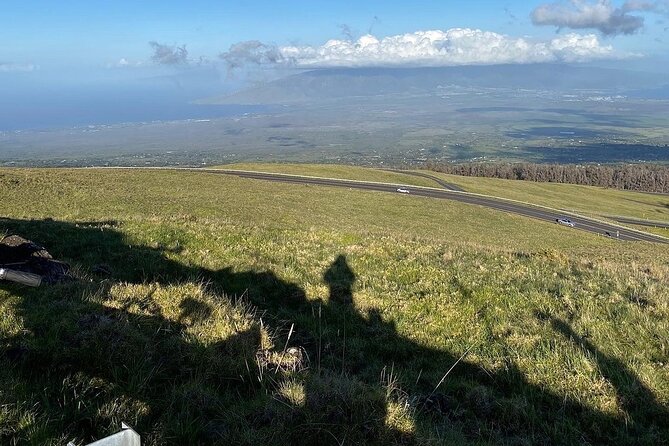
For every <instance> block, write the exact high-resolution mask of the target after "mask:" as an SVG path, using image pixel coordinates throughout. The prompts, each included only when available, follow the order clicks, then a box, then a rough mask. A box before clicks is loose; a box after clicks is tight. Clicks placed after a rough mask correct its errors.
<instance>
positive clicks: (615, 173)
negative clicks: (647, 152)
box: [426, 163, 669, 193]
mask: <svg viewBox="0 0 669 446" xmlns="http://www.w3.org/2000/svg"><path fill="white" fill-rule="evenodd" d="M426 167H427V168H428V169H430V170H433V171H435V172H444V173H449V174H454V175H463V176H469V177H487V178H504V179H507V180H523V181H536V182H546V183H570V184H583V185H588V186H601V187H610V188H615V189H624V190H635V191H643V192H663V193H669V166H663V165H657V164H624V165H598V164H588V165H579V164H533V163H513V164H512V163H463V164H438V163H428V164H427V165H426Z"/></svg>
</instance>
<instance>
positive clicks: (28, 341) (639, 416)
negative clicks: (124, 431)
mask: <svg viewBox="0 0 669 446" xmlns="http://www.w3.org/2000/svg"><path fill="white" fill-rule="evenodd" d="M2 231H8V232H11V233H18V234H21V235H24V236H26V237H29V238H31V239H32V240H34V241H35V242H37V243H39V244H42V245H44V246H46V247H47V248H48V249H49V251H50V252H51V253H52V254H53V255H54V257H56V258H58V259H60V260H64V261H68V262H70V263H72V265H73V266H74V267H75V269H78V270H80V271H83V272H84V273H87V275H88V276H89V277H91V276H92V274H93V273H89V272H92V271H102V272H103V273H102V274H103V275H101V276H99V277H94V276H93V277H94V279H93V280H92V281H90V282H86V281H80V282H78V283H69V284H63V285H57V286H54V287H49V288H42V289H36V290H33V289H26V288H21V287H17V286H14V285H8V284H0V287H2V289H4V290H6V291H8V294H7V295H8V296H9V297H8V299H12V296H14V297H15V298H16V302H15V304H13V308H14V312H15V314H14V315H13V316H15V317H17V318H20V320H21V321H22V329H21V330H19V331H18V332H9V331H7V330H5V329H3V331H0V368H1V369H0V389H2V390H0V397H1V398H2V401H0V408H2V411H0V442H2V443H9V444H12V443H24V442H32V443H36V444H41V443H49V442H53V443H58V442H59V441H61V440H64V439H68V440H69V439H70V438H74V437H76V438H78V439H80V440H82V441H90V440H92V439H96V438H99V437H101V436H103V435H106V434H108V433H109V432H110V431H113V430H114V429H115V428H116V427H117V426H118V424H119V422H120V421H121V420H123V421H126V422H130V423H132V424H134V425H135V427H136V428H137V430H138V431H139V432H140V433H142V435H143V437H144V438H145V440H146V442H147V444H210V443H217V442H228V443H229V444H242V443H247V444H254V443H258V442H272V443H273V444H412V443H414V442H417V436H418V437H423V436H425V435H429V436H431V437H433V438H437V439H441V441H444V442H448V441H452V442H472V443H479V442H480V443H486V442H487V443H506V444H575V443H590V444H606V443H617V444H643V443H646V444H656V443H661V441H664V440H663V439H665V438H667V437H666V434H667V425H666V420H667V411H666V408H663V407H661V406H660V405H659V404H658V403H657V402H655V403H654V405H652V406H648V405H647V404H637V403H632V402H633V401H636V400H637V399H638V400H643V401H644V403H647V402H652V401H655V399H654V398H653V396H652V392H650V390H649V389H647V388H645V387H644V386H643V385H642V383H641V382H640V381H639V379H638V377H636V376H635V375H634V374H633V373H632V372H631V371H629V370H627V369H626V368H625V367H624V366H623V365H622V364H620V363H619V362H618V361H617V360H615V359H614V358H609V357H606V356H605V355H602V354H601V352H598V351H597V349H596V347H595V346H593V345H591V344H589V343H588V342H587V341H584V340H581V339H580V338H578V337H576V336H575V335H574V334H573V332H571V330H570V328H569V327H568V326H567V325H566V324H564V323H561V322H559V321H557V320H552V319H551V321H552V326H553V328H554V329H555V330H556V331H557V332H559V333H563V334H564V335H565V336H567V337H568V338H569V339H572V340H574V342H575V343H577V345H579V346H580V347H581V348H582V349H584V350H585V351H587V352H589V353H590V354H593V355H594V356H595V357H596V358H598V361H599V362H598V365H599V367H600V368H601V370H602V374H603V376H604V377H605V378H606V379H607V380H608V381H609V382H610V383H611V385H612V386H614V387H615V389H616V392H617V393H618V394H619V395H620V396H621V398H623V399H624V400H621V401H622V402H621V405H622V407H624V408H625V410H626V411H627V412H628V415H629V418H630V419H631V420H632V421H633V422H632V423H626V422H625V420H622V419H619V418H616V417H612V416H610V415H607V414H604V413H601V412H598V411H595V410H592V409H590V408H588V407H586V406H584V405H582V404H579V403H578V402H577V401H572V400H570V399H569V398H565V397H564V396H563V395H555V394H552V393H550V392H548V391H546V390H545V389H543V388H541V387H540V386H537V385H535V384H531V383H529V382H528V381H527V380H526V379H525V377H524V376H523V374H522V373H521V371H520V370H519V369H518V368H517V367H516V366H515V365H514V363H513V361H512V360H511V359H508V360H507V361H506V368H505V369H504V370H503V371H499V372H494V373H493V372H489V371H487V370H485V369H483V368H481V367H480V366H478V365H477V364H475V363H472V362H469V361H467V360H466V359H465V360H463V361H461V362H459V363H458V364H457V366H456V367H455V368H453V370H452V371H451V372H450V374H449V375H448V379H447V380H445V382H443V383H442V384H441V385H438V383H439V382H440V379H441V377H442V376H443V374H444V373H445V371H446V370H448V369H449V368H451V367H452V366H453V365H454V364H455V363H456V362H457V361H458V358H459V357H460V353H461V352H459V353H458V354H457V355H456V354H453V353H451V352H448V351H441V350H436V349H432V348H427V347H425V346H422V345H419V344H417V343H415V342H413V341H412V340H410V339H407V338H406V337H403V336H401V335H400V334H399V333H398V331H397V328H396V326H395V324H394V322H393V321H392V320H385V319H384V317H383V314H382V313H381V312H380V311H379V310H377V309H370V310H368V311H367V312H366V313H365V314H361V313H360V312H359V311H358V310H356V308H355V305H354V303H355V302H354V299H355V296H354V293H353V289H354V282H355V278H356V275H355V272H354V271H353V270H352V269H351V267H350V265H349V264H348V262H347V260H346V257H345V256H343V255H339V256H337V257H336V258H335V260H334V261H333V263H332V264H331V265H330V267H329V268H328V269H327V270H326V271H324V273H323V281H324V282H325V283H326V284H327V285H328V287H329V289H330V295H329V298H328V299H327V300H316V301H315V300H308V299H307V296H306V294H305V292H304V291H303V290H302V289H301V288H300V287H299V286H297V285H295V284H293V283H289V282H286V281H284V280H281V279H280V278H279V277H277V276H276V275H275V274H274V273H273V272H271V271H266V272H257V271H241V272H239V271H236V270H234V269H233V268H232V267H229V268H224V269H221V270H216V271H212V270H208V269H204V268H198V267H192V266H186V265H183V264H181V263H179V262H176V261H173V260H170V259H169V258H168V257H167V255H166V252H165V251H164V250H162V249H154V248H150V247H146V246H136V245H131V244H128V242H127V240H126V239H125V237H124V236H123V234H122V232H121V231H120V229H119V228H118V227H117V224H116V223H115V222H101V223H96V222H87V223H79V224H72V223H64V222H56V221H48V220H42V221H27V220H10V219H0V232H2ZM101 265H103V266H101ZM109 272H111V273H110V275H106V274H107V273H109ZM189 281H195V282H198V281H205V282H207V283H209V284H210V285H209V287H210V288H211V289H212V290H213V291H214V292H216V293H217V294H218V295H226V296H242V295H245V296H248V298H249V299H250V300H251V302H252V303H253V305H254V306H255V307H256V308H258V309H259V310H260V311H261V312H262V320H263V321H265V322H264V323H265V324H266V323H268V322H269V324H270V325H272V326H275V327H289V326H291V327H295V330H294V331H293V330H291V332H292V333H293V335H292V336H291V337H290V339H289V341H290V345H296V346H299V348H300V349H301V350H300V351H303V352H304V355H305V356H306V357H308V358H310V361H311V362H310V366H309V367H307V368H304V367H296V368H294V369H291V370H288V369H285V368H282V367H281V360H283V358H284V356H285V355H286V352H284V351H283V349H279V350H275V351H274V352H271V351H266V350H264V349H263V346H262V337H263V330H266V327H265V326H263V325H262V324H263V323H262V322H259V321H260V318H258V317H256V318H255V319H254V322H253V323H252V324H250V326H248V327H246V328H244V329H240V330H237V331H235V332H234V333H232V334H230V335H229V336H227V337H226V338H225V339H224V340H222V341H216V342H213V343H208V342H206V341H205V340H203V339H200V338H197V337H194V336H193V335H191V334H190V333H189V328H190V327H192V326H194V324H198V323H201V322H202V321H206V320H208V319H210V318H212V316H213V313H214V311H215V308H213V307H212V305H211V304H210V303H208V302H206V300H203V299H199V298H197V297H196V296H187V297H185V298H183V299H182V301H181V302H180V303H179V306H178V310H179V314H178V316H177V317H167V316H166V315H165V314H163V310H161V307H160V305H157V304H156V303H155V300H154V299H153V296H152V295H151V292H148V293H146V294H143V295H137V296H136V298H135V297H134V296H132V298H131V299H129V304H128V305H127V306H125V307H121V308H117V307H115V306H113V305H111V304H106V302H105V301H104V300H102V301H100V300H99V299H97V300H96V299H92V298H91V296H93V295H96V293H97V295H99V294H100V293H102V294H103V295H104V293H105V290H108V289H109V288H110V287H111V286H112V285H113V284H114V283H130V284H147V283H159V284H161V285H163V286H179V285H180V284H183V283H186V282H189ZM228 303H229V304H230V305H231V306H234V305H237V304H236V303H235V302H228ZM0 304H2V302H1V301H0ZM542 319H544V320H545V319H550V316H547V315H542ZM6 326H7V327H9V326H10V325H9V324H7V325H6ZM0 327H3V325H0ZM287 331H288V330H285V332H287ZM286 334H287V333H284V334H283V339H279V340H278V341H277V344H279V345H280V347H283V345H284V343H285V342H286ZM279 337H280V338H281V336H279ZM272 353H275V356H274V358H275V359H274V363H277V362H278V365H277V364H274V363H273V362H272V360H270V359H267V358H271V357H272ZM276 356H279V358H281V359H280V360H278V361H277V360H276ZM380 376H381V378H380ZM397 380H399V381H400V382H401V383H402V385H401V386H397ZM400 387H402V388H404V390H400ZM635 389H636V390H635ZM405 391H408V393H405ZM398 408H399V409H398ZM403 414H404V415H403ZM30 417H32V418H30ZM398 418H399V421H398ZM30 420H32V421H30ZM389 420H390V421H389ZM413 425H416V426H417V427H413ZM61 436H62V437H61Z"/></svg>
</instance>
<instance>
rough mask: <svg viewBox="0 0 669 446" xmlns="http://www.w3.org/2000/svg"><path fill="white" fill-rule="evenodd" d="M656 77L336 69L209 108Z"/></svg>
mask: <svg viewBox="0 0 669 446" xmlns="http://www.w3.org/2000/svg"><path fill="white" fill-rule="evenodd" d="M664 81H665V80H664V77H663V76H661V75H657V74H650V73H642V72H634V71H625V70H616V69H607V68H593V67H585V66H573V65H560V64H532V65H490V66H464V67H442V68H336V69H323V70H313V71H306V72H303V73H299V74H295V75H292V76H288V77H285V78H282V79H279V80H276V81H273V82H270V83H267V84H265V85H261V86H259V87H255V88H251V89H248V90H245V91H241V92H238V93H235V94H232V95H226V96H221V97H215V98H211V99H208V100H205V101H203V102H206V103H210V104H277V103H278V104H283V103H299V102H307V101H312V100H324V99H331V98H342V97H353V96H378V95H391V94H400V93H416V94H420V93H430V92H435V91H437V90H438V89H439V88H440V87H442V88H443V87H447V86H453V85H457V86H460V87H474V88H514V89H531V90H537V89H541V90H559V91H568V90H574V89H598V90H601V89H604V90H618V91H624V90H631V89H642V88H653V87H656V86H659V85H661V84H662V83H663V82H664Z"/></svg>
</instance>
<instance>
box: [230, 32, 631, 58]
mask: <svg viewBox="0 0 669 446" xmlns="http://www.w3.org/2000/svg"><path fill="white" fill-rule="evenodd" d="M270 56H271V57H270ZM620 56H622V55H621V54H618V53H616V52H615V51H614V49H613V47H612V46H611V45H602V43H601V42H600V40H599V38H598V37H597V36H596V35H594V34H587V35H581V34H573V33H572V34H566V35H562V36H556V37H555V38H553V39H550V40H547V41H540V40H534V39H529V38H523V37H510V36H507V35H503V34H498V33H495V32H489V31H482V30H479V29H470V28H452V29H449V30H446V31H442V30H429V31H416V32H412V33H406V34H400V35H394V36H388V37H384V38H377V37H375V36H373V35H371V34H366V35H364V36H362V37H360V38H358V39H357V40H349V39H331V40H329V41H327V42H326V43H325V44H323V45H321V46H308V45H305V46H297V45H290V46H274V45H268V44H262V43H260V42H255V41H253V42H241V43H238V44H235V45H233V46H232V47H231V48H230V51H228V52H225V53H223V54H221V56H220V57H221V58H222V59H223V60H224V61H226V62H227V63H228V66H229V67H233V68H236V67H241V66H244V65H252V64H254V65H283V66H294V67H297V68H325V67H401V66H408V67H418V66H424V67H442V66H443V67H445V66H458V65H493V64H514V63H515V64H527V63H544V62H585V61H591V60H596V59H603V58H615V57H620ZM231 61H232V63H230V62H231Z"/></svg>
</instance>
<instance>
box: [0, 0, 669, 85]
mask: <svg viewBox="0 0 669 446" xmlns="http://www.w3.org/2000/svg"><path fill="white" fill-rule="evenodd" d="M598 2H599V3H602V2H603V3H604V4H606V2H604V1H603V0H586V3H590V4H592V5H596V4H598ZM641 3H643V4H644V5H648V4H650V3H653V4H655V5H656V6H657V8H655V9H649V8H648V7H641V8H637V10H633V11H632V12H630V13H629V14H633V15H634V16H635V17H642V18H643V19H644V23H643V26H642V27H639V28H638V29H635V30H634V32H633V33H631V34H623V33H620V34H616V33H615V32H614V33H612V34H609V35H607V34H606V32H602V30H601V29H597V28H596V26H598V25H594V26H595V27H591V28H578V29H577V28H573V29H570V27H569V26H562V27H560V31H559V34H556V30H557V29H558V26H557V25H551V24H550V23H553V22H554V21H555V20H558V21H559V20H561V19H560V18H558V19H555V17H554V16H551V17H548V18H547V19H544V21H548V22H549V24H543V25H537V24H533V19H532V18H531V15H532V14H533V12H534V11H535V10H536V9H537V8H539V7H541V6H542V5H546V4H547V2H541V1H506V2H497V1H467V2H455V1H436V0H431V1H428V0H417V1H412V2H407V1H389V0H386V1H376V0H374V1H365V2H356V1H349V0H338V1H319V2H315V1H288V2H276V1H267V0H256V1H204V0H190V1H188V2H183V1H161V2H156V1H142V2H137V1H127V0H117V1H113V2H112V1H80V0H77V1H67V2H53V1H30V0H27V1H26V0H24V1H14V0H8V1H7V0H6V1H4V2H3V6H2V15H1V19H0V20H1V22H0V41H1V42H2V45H0V63H4V64H5V71H6V72H8V71H21V69H22V68H23V69H24V71H28V69H29V68H30V67H39V69H40V70H74V71H76V72H77V73H88V71H87V70H97V69H103V68H109V67H110V66H111V65H113V64H115V63H118V61H120V60H122V59H123V60H125V61H127V62H128V64H129V65H133V66H134V65H135V64H136V65H138V66H141V67H143V68H144V69H147V67H148V66H150V65H151V64H150V61H151V56H152V51H153V50H152V48H151V47H150V46H149V42H150V41H155V42H158V43H161V44H165V45H172V46H181V45H185V46H186V49H187V51H188V57H189V58H190V59H192V60H195V59H198V58H199V57H201V56H203V57H206V58H208V59H210V60H212V61H216V60H218V59H217V56H218V54H220V53H221V52H225V51H227V50H228V49H229V48H230V46H231V45H233V44H235V43H236V42H240V41H246V40H258V41H261V42H264V43H267V44H269V45H277V46H278V47H282V46H298V47H303V46H309V47H318V46H319V45H322V44H323V43H325V42H326V41H327V40H328V39H346V37H345V35H344V34H345V33H343V32H342V29H343V28H342V26H341V25H346V27H348V29H350V30H351V34H352V35H353V37H355V38H357V37H359V36H360V35H363V34H366V33H367V32H368V31H370V30H371V31H372V34H374V35H375V36H377V37H378V38H380V39H381V38H383V37H387V36H395V35H402V34H405V33H414V32H417V31H423V30H448V29H451V28H472V29H479V30H483V31H490V32H494V33H499V34H504V35H508V36H512V37H514V38H528V39H533V40H542V39H543V40H547V39H552V38H554V37H555V36H556V35H565V34H568V33H572V32H573V33H578V34H581V35H586V34H595V35H596V36H597V38H598V39H599V40H598V42H599V44H600V45H601V46H610V47H612V48H613V49H614V50H615V51H616V52H617V53H616V54H618V53H634V54H636V55H639V54H643V55H645V56H651V57H654V56H657V55H666V54H667V52H668V48H669V32H667V31H665V29H666V28H667V26H669V17H667V10H669V5H668V3H667V2H666V1H660V2H640V1H636V2H634V0H629V1H627V2H626V3H623V2H615V1H613V2H612V3H610V4H609V5H610V9H611V10H615V9H619V8H623V7H626V6H624V5H632V6H634V5H635V4H636V5H637V6H638V5H639V4H641ZM563 6H565V8H566V9H568V8H571V9H574V7H575V6H574V4H570V3H569V1H565V2H563ZM554 9H555V8H554ZM561 11H562V10H554V11H552V12H554V13H555V14H558V13H561ZM551 20H553V22H550V21H551ZM565 20H566V19H565ZM535 21H536V20H535ZM565 23H567V25H569V23H568V22H565ZM600 28H601V27H600ZM603 29H605V30H606V28H603ZM607 32H608V31H607ZM300 57H301V56H300ZM342 63H344V62H342ZM82 75H83V74H82Z"/></svg>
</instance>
